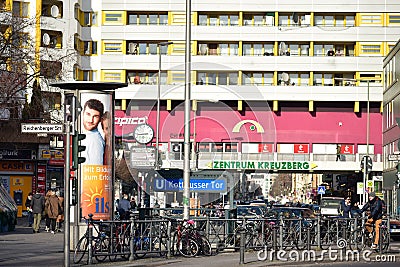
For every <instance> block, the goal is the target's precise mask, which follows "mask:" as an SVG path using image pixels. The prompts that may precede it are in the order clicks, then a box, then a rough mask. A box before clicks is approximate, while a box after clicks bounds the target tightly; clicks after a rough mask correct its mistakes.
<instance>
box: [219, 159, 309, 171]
mask: <svg viewBox="0 0 400 267" xmlns="http://www.w3.org/2000/svg"><path fill="white" fill-rule="evenodd" d="M212 168H213V169H241V170H242V169H261V170H309V169H310V163H309V162H307V161H228V160H221V161H213V162H212Z"/></svg>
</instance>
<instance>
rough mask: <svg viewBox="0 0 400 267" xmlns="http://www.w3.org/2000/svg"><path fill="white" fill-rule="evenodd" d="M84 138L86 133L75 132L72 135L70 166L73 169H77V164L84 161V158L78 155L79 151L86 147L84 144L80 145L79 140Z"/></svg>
mask: <svg viewBox="0 0 400 267" xmlns="http://www.w3.org/2000/svg"><path fill="white" fill-rule="evenodd" d="M85 138H86V134H80V133H77V132H75V135H73V136H72V168H73V169H74V170H77V169H78V165H79V164H81V163H84V162H85V161H86V158H84V157H80V156H79V153H80V152H82V151H85V149H86V147H85V146H81V145H80V142H81V141H82V140H84V139H85Z"/></svg>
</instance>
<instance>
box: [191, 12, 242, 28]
mask: <svg viewBox="0 0 400 267" xmlns="http://www.w3.org/2000/svg"><path fill="white" fill-rule="evenodd" d="M238 22H239V15H238V14H201V13H200V14H199V15H198V25H200V26H237V25H238Z"/></svg>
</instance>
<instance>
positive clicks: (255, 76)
mask: <svg viewBox="0 0 400 267" xmlns="http://www.w3.org/2000/svg"><path fill="white" fill-rule="evenodd" d="M273 83H274V73H273V72H243V73H242V84H243V85H273Z"/></svg>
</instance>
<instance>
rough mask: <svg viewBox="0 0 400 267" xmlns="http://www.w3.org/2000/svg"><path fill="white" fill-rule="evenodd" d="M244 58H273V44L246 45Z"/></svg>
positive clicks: (244, 45)
mask: <svg viewBox="0 0 400 267" xmlns="http://www.w3.org/2000/svg"><path fill="white" fill-rule="evenodd" d="M242 50H243V52H242V53H243V56H263V55H264V56H273V55H274V44H273V43H244V44H243V49H242Z"/></svg>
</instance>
